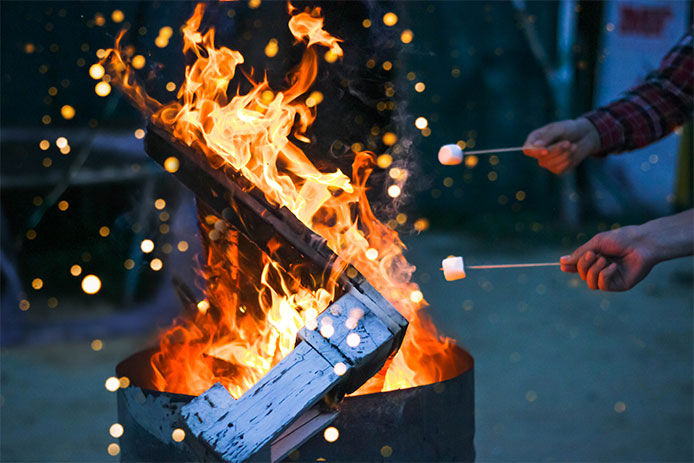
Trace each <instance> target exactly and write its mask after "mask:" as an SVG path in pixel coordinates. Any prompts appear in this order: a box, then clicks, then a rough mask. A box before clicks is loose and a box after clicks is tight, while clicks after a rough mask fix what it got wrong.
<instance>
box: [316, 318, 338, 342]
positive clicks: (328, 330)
mask: <svg viewBox="0 0 694 463" xmlns="http://www.w3.org/2000/svg"><path fill="white" fill-rule="evenodd" d="M323 320H325V318H324V319H323ZM323 320H321V323H322V322H323ZM320 334H321V336H323V337H324V338H326V339H327V338H329V337H330V336H332V335H333V334H335V328H334V327H333V325H331V324H328V323H325V324H322V326H321V327H320Z"/></svg>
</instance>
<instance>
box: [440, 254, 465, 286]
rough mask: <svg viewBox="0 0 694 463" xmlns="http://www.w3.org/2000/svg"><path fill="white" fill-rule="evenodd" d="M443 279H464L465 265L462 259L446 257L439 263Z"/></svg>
mask: <svg viewBox="0 0 694 463" xmlns="http://www.w3.org/2000/svg"><path fill="white" fill-rule="evenodd" d="M441 266H442V267H443V277H444V278H445V279H446V281H454V280H460V279H461V278H465V264H464V263H463V258H462V257H447V258H445V259H444V260H443V262H441Z"/></svg>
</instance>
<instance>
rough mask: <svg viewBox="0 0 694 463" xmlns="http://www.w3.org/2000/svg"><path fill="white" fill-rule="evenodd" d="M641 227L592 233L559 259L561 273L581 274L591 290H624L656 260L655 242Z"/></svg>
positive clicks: (648, 269)
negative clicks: (582, 243)
mask: <svg viewBox="0 0 694 463" xmlns="http://www.w3.org/2000/svg"><path fill="white" fill-rule="evenodd" d="M642 227H643V226H628V227H623V228H618V229H616V230H611V231H608V232H603V233H599V234H597V235H595V236H594V237H593V238H592V239H590V241H588V242H587V243H585V244H584V245H582V246H581V247H579V248H578V249H576V250H575V251H574V252H573V254H571V255H570V256H564V257H562V258H561V269H562V270H563V271H564V272H570V273H576V272H578V274H579V275H580V277H581V279H582V280H584V281H585V282H586V283H587V284H588V287H589V288H590V289H601V290H603V291H627V290H629V289H631V288H633V287H634V286H635V285H636V284H637V283H638V282H640V281H641V280H643V279H644V277H645V276H646V275H648V273H649V272H650V271H651V269H652V268H653V266H654V265H655V264H656V263H658V262H659V260H660V259H658V258H657V256H656V254H657V251H656V249H657V245H656V244H655V243H654V242H652V240H651V239H650V238H649V236H648V234H647V233H644V230H643V228H642Z"/></svg>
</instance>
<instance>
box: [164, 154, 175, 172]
mask: <svg viewBox="0 0 694 463" xmlns="http://www.w3.org/2000/svg"><path fill="white" fill-rule="evenodd" d="M178 167H179V162H178V158H177V157H174V156H170V157H168V158H166V160H165V161H164V169H166V171H167V172H171V173H174V172H176V171H177V170H178Z"/></svg>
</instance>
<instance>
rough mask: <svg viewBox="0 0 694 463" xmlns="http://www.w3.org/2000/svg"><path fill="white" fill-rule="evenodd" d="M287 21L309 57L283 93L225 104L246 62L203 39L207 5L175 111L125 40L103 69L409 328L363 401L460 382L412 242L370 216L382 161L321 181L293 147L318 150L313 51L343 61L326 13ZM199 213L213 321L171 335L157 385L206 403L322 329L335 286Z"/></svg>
mask: <svg viewBox="0 0 694 463" xmlns="http://www.w3.org/2000/svg"><path fill="white" fill-rule="evenodd" d="M288 10H289V13H290V19H289V29H290V31H291V33H292V34H293V36H294V37H295V38H296V40H297V42H301V43H303V44H305V51H304V54H303V57H302V59H301V62H300V64H299V65H298V67H297V68H296V69H294V70H293V71H292V72H291V73H290V74H289V75H288V81H289V86H288V88H286V89H284V90H279V91H278V90H276V89H272V88H270V86H269V84H268V82H267V80H266V79H263V80H262V81H260V82H254V81H253V80H252V78H250V77H247V79H248V80H249V81H250V83H251V85H252V88H251V90H250V91H248V92H247V93H242V92H241V91H239V90H237V91H236V93H235V94H234V95H233V96H231V97H230V96H229V94H230V89H229V85H230V83H231V81H232V79H233V78H234V76H235V74H236V71H237V67H238V66H239V65H241V64H243V62H244V58H243V55H242V54H241V53H240V52H238V51H235V50H231V49H229V48H226V47H223V46H221V47H217V46H216V45H215V42H214V34H215V29H214V28H209V29H208V30H207V31H206V32H203V31H202V30H201V23H202V19H203V15H204V12H205V5H204V4H198V5H197V6H196V8H195V11H194V13H193V15H192V16H191V17H190V19H189V20H188V21H187V22H186V24H185V25H184V27H183V28H182V33H183V38H184V46H183V52H184V53H186V52H191V53H193V54H194V55H195V61H194V62H193V64H192V65H189V66H187V68H186V71H185V79H184V81H183V83H182V84H181V85H180V87H179V91H178V94H177V100H176V101H173V102H170V103H167V104H162V103H160V102H159V101H157V100H155V99H153V98H152V97H150V96H149V95H148V94H147V93H146V91H145V90H144V88H143V87H142V86H140V85H139V84H138V83H137V80H136V78H135V74H134V70H133V65H132V61H131V60H130V61H129V55H128V53H126V52H125V51H124V49H123V48H121V46H120V42H121V40H122V38H123V33H121V34H120V35H119V37H118V39H117V40H116V46H115V48H114V49H109V50H108V51H107V52H106V54H105V56H104V58H103V59H102V61H101V64H102V65H103V66H104V67H105V68H106V69H107V71H108V73H109V74H110V76H111V82H112V83H114V84H115V85H117V86H118V87H119V88H120V89H121V90H122V91H124V92H125V93H126V94H127V95H128V96H129V98H130V99H131V101H132V102H133V103H134V104H135V105H136V106H137V107H138V108H139V109H140V110H141V111H143V112H144V113H145V114H146V115H147V116H148V117H150V118H151V120H152V122H153V123H155V124H156V125H158V126H160V127H163V128H166V129H167V130H169V131H170V133H172V134H173V136H174V137H175V138H176V139H178V140H179V141H181V142H183V143H185V144H187V145H189V146H191V147H193V148H195V149H196V150H198V151H200V152H202V153H204V155H205V156H206V157H207V159H208V161H209V162H210V164H211V165H212V166H214V167H216V168H219V167H222V166H225V165H226V166H231V167H232V168H233V169H234V170H235V171H236V172H239V173H240V174H241V175H243V176H244V177H245V178H246V179H248V180H249V181H250V182H251V183H252V184H253V185H255V186H256V187H257V188H259V189H260V190H261V191H262V192H263V193H264V194H265V196H266V198H267V200H268V201H269V202H270V203H272V204H274V205H276V206H280V207H281V206H285V207H287V208H288V209H289V210H290V211H291V212H292V213H294V214H295V215H296V217H297V218H299V220H301V221H302V222H303V223H304V224H306V226H308V227H309V228H311V229H312V230H313V231H315V232H316V233H318V234H319V235H321V236H322V237H323V238H325V239H326V240H327V242H328V245H329V246H330V248H331V249H332V250H333V251H334V252H335V253H336V254H337V255H338V256H339V257H340V263H339V265H336V266H335V268H334V271H335V272H340V271H342V270H344V269H345V268H346V267H347V265H348V264H352V265H353V266H354V267H356V268H357V269H358V270H359V271H360V272H361V273H362V274H363V275H364V276H365V277H366V278H367V279H368V280H369V282H370V283H371V284H372V285H373V286H374V287H375V288H376V289H377V290H379V291H380V292H381V294H383V295H384V296H385V297H386V298H387V299H388V300H389V301H390V302H391V303H392V304H393V305H394V306H395V307H396V308H397V309H398V310H399V311H400V313H401V314H403V315H404V316H405V317H406V318H407V319H408V320H409V322H410V326H409V328H408V330H407V334H406V336H405V339H404V341H403V344H402V347H401V348H400V350H399V352H398V353H397V354H396V355H395V356H394V357H393V358H392V359H391V361H390V362H389V363H388V364H387V365H386V367H384V369H383V371H381V372H380V373H379V374H378V375H376V376H375V377H374V378H372V379H371V380H370V381H369V382H367V383H366V384H365V385H364V386H363V387H362V388H361V389H360V390H359V391H358V392H357V393H370V392H379V391H388V390H393V389H398V388H405V387H411V386H417V385H423V384H429V383H432V382H436V381H441V380H444V379H448V378H451V377H453V376H455V375H456V374H458V373H460V372H461V371H463V370H464V369H465V368H466V367H467V365H466V364H465V362H466V360H464V357H463V356H462V355H460V351H459V350H458V349H457V348H456V347H455V346H454V342H453V340H451V339H449V338H445V337H442V336H439V335H438V334H437V331H436V328H435V326H434V325H433V323H432V322H431V320H430V319H429V317H428V315H427V314H426V312H425V311H424V309H425V308H426V306H427V303H426V301H425V300H424V298H423V295H422V293H421V292H420V291H419V288H418V286H417V285H416V284H415V283H414V282H412V281H411V277H412V274H413V272H414V267H413V266H412V265H410V264H409V263H408V262H407V261H406V259H405V257H404V256H403V250H404V245H403V243H402V242H401V240H400V238H399V237H398V234H397V232H396V231H394V230H392V229H391V228H389V227H387V226H386V225H384V224H383V223H381V222H380V221H379V220H378V219H377V218H376V217H375V216H374V214H373V212H372V210H371V207H370V205H369V202H368V200H367V198H366V188H367V187H366V183H367V180H368V178H369V175H370V173H371V172H372V170H373V169H374V166H375V159H374V156H373V154H372V153H370V152H355V153H354V154H355V157H354V162H353V165H352V173H351V174H352V176H351V178H350V177H349V176H348V175H346V174H345V173H343V172H341V171H340V170H335V171H334V172H322V171H320V170H318V169H317V168H316V167H315V165H314V164H313V163H312V162H311V160H310V159H309V157H308V156H307V155H306V154H305V153H304V151H303V150H302V149H301V148H300V147H299V146H298V145H297V144H296V143H295V142H294V141H293V139H294V140H298V141H300V142H303V143H309V139H308V137H307V136H306V132H307V130H308V129H309V128H310V126H311V124H312V123H313V121H314V120H315V117H316V111H317V104H316V103H315V101H307V100H308V99H309V98H307V93H308V91H309V90H310V88H311V85H312V84H313V82H314V80H315V79H316V75H317V69H318V54H317V50H316V49H317V48H318V47H327V48H328V52H329V53H331V54H332V55H334V56H336V57H341V56H342V55H343V50H342V48H341V46H340V42H341V40H339V39H338V38H336V37H333V36H332V35H330V34H329V33H328V32H327V31H325V30H324V29H323V18H322V17H321V14H320V9H319V8H315V9H313V10H307V11H303V12H300V11H298V10H297V9H296V8H294V7H292V5H291V4H289V8H288ZM313 99H314V100H315V95H314V98H313ZM398 194H399V192H398ZM199 215H200V217H199V218H200V226H201V235H202V237H203V243H204V245H205V246H204V248H205V263H204V268H203V269H202V274H203V277H204V278H205V281H206V283H205V284H206V286H205V295H206V299H205V301H206V302H205V303H204V304H198V306H197V307H198V308H199V307H201V305H202V307H204V308H205V310H199V309H197V308H196V309H194V310H193V311H192V312H194V313H187V314H186V315H185V316H183V317H181V318H180V319H178V320H176V321H175V323H174V325H173V326H172V327H171V328H170V329H169V330H167V331H166V332H165V333H163V334H162V336H161V338H160V349H159V351H158V352H157V353H156V354H155V355H154V356H153V357H152V366H153V369H154V371H155V375H156V378H155V386H156V387H157V388H159V389H161V390H167V391H169V392H178V393H188V394H200V393H201V392H203V391H204V390H206V389H208V388H209V387H210V386H212V384H214V383H215V382H217V381H220V382H222V384H224V385H225V387H226V388H227V389H228V390H229V391H230V393H231V394H232V395H233V396H234V397H239V396H240V395H242V394H243V392H245V391H246V390H247V389H248V388H250V387H251V386H252V385H253V384H254V383H255V382H256V381H257V380H258V379H259V378H260V377H262V376H263V375H264V374H265V373H266V372H267V371H268V370H269V369H270V368H272V366H273V365H274V364H276V363H277V362H278V361H279V360H280V359H281V358H283V357H284V356H285V355H287V354H288V353H289V352H290V351H291V350H292V349H293V347H294V343H295V338H296V333H297V332H298V330H299V329H300V328H301V327H302V326H304V325H306V326H307V327H310V328H314V329H320V328H319V327H317V326H316V323H315V317H316V316H317V315H318V314H319V313H320V312H321V311H322V310H324V309H325V308H326V307H327V306H328V305H329V304H330V303H331V301H332V300H333V299H334V297H335V295H336V294H335V291H336V288H335V285H334V277H335V275H334V274H333V275H332V276H331V278H328V279H327V281H324V282H319V283H320V284H319V285H318V287H317V288H307V287H305V286H304V285H303V284H302V283H301V282H300V281H299V279H298V278H296V277H295V276H294V273H295V272H294V270H295V269H294V268H292V267H287V268H283V267H282V266H281V265H280V264H279V263H278V262H275V261H274V260H273V259H272V256H266V255H264V254H262V255H256V254H254V253H252V252H251V253H250V254H249V253H248V252H247V250H245V249H244V246H243V243H242V236H240V235H239V234H238V233H237V232H235V231H234V230H230V229H228V228H227V227H226V226H225V223H224V221H223V220H222V219H221V218H219V217H216V216H214V215H212V214H210V213H208V212H206V211H203V210H200V211H199ZM253 268H261V269H262V272H260V275H259V276H258V277H257V278H256V281H254V282H251V287H250V288H249V287H248V286H249V283H248V281H247V280H248V277H247V276H245V275H246V274H247V273H248V270H249V269H253ZM244 277H245V278H246V280H244ZM249 289H250V291H249ZM249 293H250V294H252V295H253V296H252V297H249Z"/></svg>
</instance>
